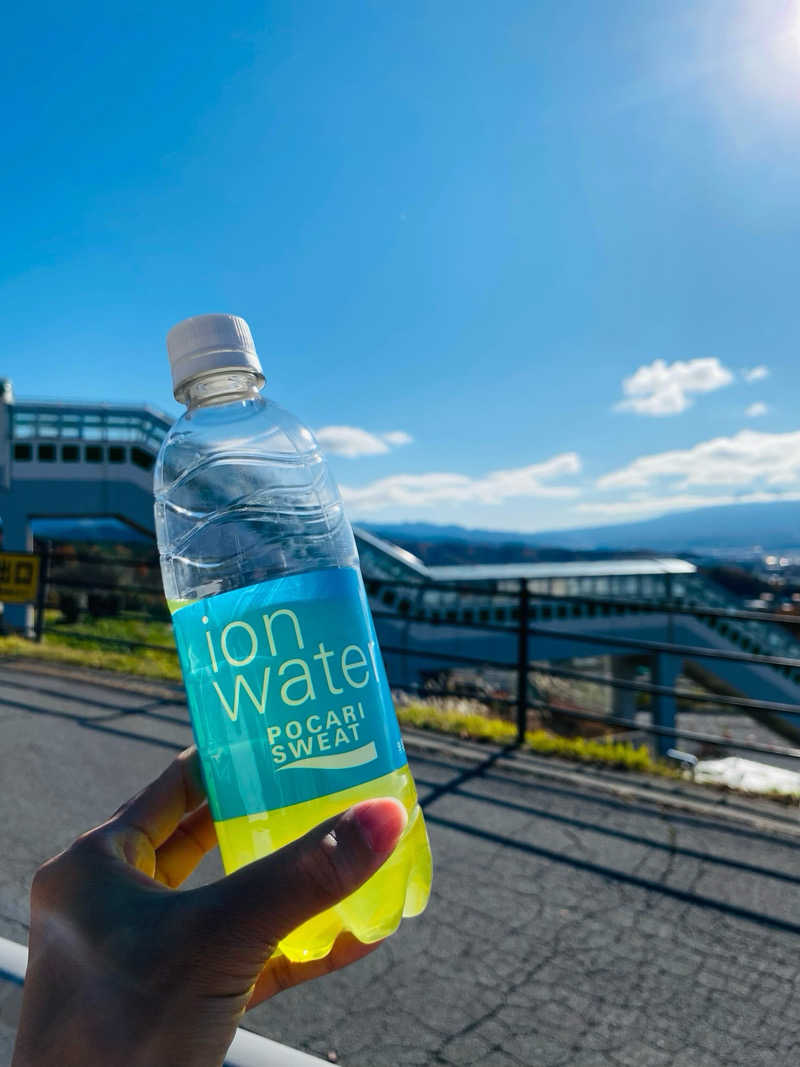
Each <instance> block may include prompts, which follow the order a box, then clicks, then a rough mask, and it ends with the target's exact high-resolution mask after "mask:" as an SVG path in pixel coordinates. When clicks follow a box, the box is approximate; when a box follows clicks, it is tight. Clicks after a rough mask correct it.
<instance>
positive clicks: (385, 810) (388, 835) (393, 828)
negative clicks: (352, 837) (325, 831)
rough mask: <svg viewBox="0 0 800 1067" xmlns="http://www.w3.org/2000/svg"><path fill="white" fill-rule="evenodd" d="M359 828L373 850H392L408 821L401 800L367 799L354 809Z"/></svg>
mask: <svg viewBox="0 0 800 1067" xmlns="http://www.w3.org/2000/svg"><path fill="white" fill-rule="evenodd" d="M353 816H354V818H355V820H356V822H357V823H358V828H359V829H360V830H361V833H362V834H363V835H364V839H365V840H366V842H367V844H368V845H369V847H370V848H371V849H372V851H373V852H391V850H392V849H393V848H394V846H395V845H396V844H397V839H398V838H399V837H400V834H402V832H403V830H404V829H405V826H406V823H407V822H408V814H407V812H406V809H405V808H404V807H403V805H402V804H401V803H400V801H399V800H391V799H390V798H388V797H387V798H385V799H381V800H365V801H363V803H361V804H358V805H357V806H356V807H355V808H354V809H353Z"/></svg>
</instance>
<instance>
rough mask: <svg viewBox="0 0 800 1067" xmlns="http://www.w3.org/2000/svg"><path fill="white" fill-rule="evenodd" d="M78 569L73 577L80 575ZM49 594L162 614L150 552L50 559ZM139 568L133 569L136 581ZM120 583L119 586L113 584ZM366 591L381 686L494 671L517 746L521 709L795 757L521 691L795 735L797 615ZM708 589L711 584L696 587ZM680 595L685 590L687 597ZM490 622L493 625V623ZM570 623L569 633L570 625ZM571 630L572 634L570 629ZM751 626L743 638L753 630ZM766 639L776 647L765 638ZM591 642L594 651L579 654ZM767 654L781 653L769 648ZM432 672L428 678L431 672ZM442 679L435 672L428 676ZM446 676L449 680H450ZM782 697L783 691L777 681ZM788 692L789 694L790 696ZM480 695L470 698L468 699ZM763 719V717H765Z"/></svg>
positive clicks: (389, 581)
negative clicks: (413, 666) (612, 666)
mask: <svg viewBox="0 0 800 1067" xmlns="http://www.w3.org/2000/svg"><path fill="white" fill-rule="evenodd" d="M81 568H83V570H81ZM97 568H101V569H105V570H106V572H116V574H117V578H115V579H112V578H109V577H108V574H107V576H106V579H105V580H102V579H101V578H98V577H95V576H94V574H95V573H96V571H97ZM47 570H48V573H49V583H50V588H51V590H52V591H54V592H58V591H59V590H70V591H72V592H80V593H86V592H91V591H99V592H105V591H108V592H114V593H116V594H118V595H119V596H121V597H123V598H124V597H125V596H126V595H132V596H134V597H138V598H139V599H140V600H141V599H144V600H145V601H146V602H147V603H146V604H145V606H144V607H143V609H142V613H143V615H145V616H147V615H148V612H149V610H150V609H149V607H148V606H152V608H158V609H160V612H161V614H160V617H161V618H162V619H163V618H166V616H165V615H164V611H163V607H164V605H163V593H162V590H161V582H160V575H159V570H158V561H157V559H156V558H155V557H154V556H151V557H148V558H138V559H122V560H120V559H117V558H115V557H109V556H99V555H96V554H91V553H86V554H74V553H73V554H72V555H70V557H69V558H68V559H66V558H62V557H53V556H49V557H48V560H47ZM137 571H138V573H137ZM126 574H127V575H128V576H129V578H130V576H131V575H133V574H136V578H137V581H136V583H135V584H133V583H132V582H130V581H127V582H125V580H124V578H123V577H122V576H124V575H126ZM121 582H122V583H123V584H120V583H121ZM365 584H366V587H367V591H368V594H369V599H370V602H371V605H372V608H373V616H374V618H375V621H376V624H377V625H378V628H379V631H380V628H381V625H382V624H383V623H393V624H395V627H394V628H395V630H397V628H398V624H399V626H400V628H401V629H402V630H403V631H404V637H403V640H402V641H401V642H400V643H396V642H395V641H393V640H390V639H387V637H386V636H385V635H384V638H383V639H382V640H381V648H382V651H383V653H384V657H385V659H386V661H387V668H388V673H389V681H390V684H393V685H395V686H396V687H397V688H403V689H406V690H408V691H410V692H412V693H413V692H416V693H418V694H420V695H423V696H424V695H426V694H427V695H429V696H453V697H458V696H476V693H475V690H474V687H473V688H467V689H465V688H463V687H461V688H460V687H459V686H458V685H457V684H448V685H447V686H446V687H445V686H442V685H439V686H438V687H437V686H436V684H435V683H434V682H432V681H430V680H429V681H427V682H425V681H422V680H418V681H412V680H409V679H408V678H407V677H406V678H405V679H404V680H403V681H402V682H401V679H400V677H399V673H402V672H398V670H397V665H398V664H403V663H408V661H409V660H414V661H419V662H420V663H424V662H425V661H430V662H431V663H432V664H438V665H440V666H441V665H445V669H448V665H449V667H452V668H453V669H458V668H464V667H471V668H474V669H475V670H476V672H478V673H479V672H481V671H483V672H485V671H487V670H489V671H495V672H497V671H499V672H503V674H504V675H505V676H507V677H508V678H509V679H513V682H512V684H510V685H509V686H508V691H507V692H506V693H505V694H503V693H495V694H493V695H491V697H490V698H487V700H486V702H487V703H488V704H491V705H494V706H497V707H499V708H504V709H506V711H507V712H508V715H509V717H511V718H513V720H514V721H515V723H516V730H517V740H518V742H520V743H522V742H524V739H525V734H526V732H527V730H528V726H529V715H530V713H531V712H533V713H538V714H539V715H545V716H547V717H549V720H550V721H551V723H553V724H556V725H558V724H559V723H561V724H562V725H563V724H564V723H566V722H568V721H570V720H572V721H574V722H576V723H580V722H585V723H592V724H603V725H605V726H607V727H615V728H617V727H618V728H620V730H624V731H632V730H635V731H636V732H643V733H646V734H649V735H651V736H653V737H654V738H668V739H670V740H673V741H680V740H681V739H683V740H684V741H691V742H693V743H700V744H706V745H716V746H721V747H725V748H728V749H735V750H737V751H742V752H748V751H749V752H754V753H761V754H767V753H768V754H770V755H779V756H784V757H788V758H792V759H795V758H798V757H800V749H797V748H794V747H786V746H780V745H769V744H762V743H757V742H750V743H748V742H747V741H746V740H734V739H731V738H730V737H726V736H721V735H718V734H714V733H712V732H704V731H698V730H695V729H688V728H683V727H682V726H680V724H677V725H670V724H665V723H663V722H662V723H659V722H656V721H651V722H646V721H641V715H639V716H638V717H637V718H636V720H635V721H632V720H631V718H630V717H625V716H621V715H615V714H613V713H609V712H608V711H607V710H603V711H602V712H601V711H599V710H598V708H597V706H592V705H591V704H589V705H587V706H582V705H580V704H579V705H576V704H575V703H574V702H572V703H571V706H566V705H565V704H563V703H560V702H558V701H555V700H553V699H552V698H551V699H547V698H546V697H543V696H542V695H541V694H539V693H537V692H536V691H535V688H534V687H533V686H532V684H531V677H532V675H536V676H539V677H540V678H541V677H544V678H553V679H560V680H562V681H564V682H567V683H579V684H584V685H590V686H596V687H602V688H604V689H606V690H608V691H609V692H611V693H613V692H627V693H629V694H632V696H633V697H634V698H635V699H638V700H639V703H640V705H644V706H642V707H640V710H641V711H646V710H647V707H646V705H647V704H648V702H649V703H650V704H651V705H652V704H653V703H654V702H655V701H657V700H659V699H661V698H668V699H670V700H674V701H677V702H679V711H702V710H706V711H707V710H709V709H715V710H720V709H724V710H729V711H730V712H731V713H735V714H749V715H751V716H753V717H754V718H758V719H761V720H762V721H763V720H764V719H765V717H767V716H773V717H774V716H797V717H798V718H797V724H798V736H800V656H793V655H787V654H786V653H785V651H784V650H785V649H787V648H788V649H794V648H798V649H800V644H797V643H796V642H795V640H794V638H793V635H792V634H790V632H789V630H788V629H787V628H789V627H797V626H800V618H798V617H792V616H790V615H784V614H765V613H762V612H755V611H751V610H746V609H740V608H737V607H735V606H732V603H731V598H727V599H726V596H727V595H726V594H720V595H717V596H713V597H712V596H709V603H705V602H704V603H698V602H697V595H698V593H699V592H700V591H702V590H703V588H704V586H703V585H702V584H697V583H696V584H695V586H694V587H693V588H692V590H691V597H690V598H688V597H685V596H684V597H673V598H671V599H655V600H646V599H642V598H641V597H639V598H629V597H619V596H603V597H599V596H579V595H558V594H555V593H547V592H542V591H541V590H537V591H536V592H532V591H530V589H529V588H528V583H527V581H526V580H519V581H518V582H517V589H516V592H515V594H514V595H512V594H511V593H510V591H509V582H508V580H506V581H504V582H503V589H502V591H499V590H496V589H490V588H476V587H475V585H473V584H470V583H460V584H457V583H447V584H444V583H441V582H436V583H433V582H430V581H420V580H413V581H400V580H397V579H395V578H383V577H382V578H375V577H367V578H366V582H365ZM705 585H707V586H708V587H710V583H705ZM687 592H688V591H687ZM498 616H499V617H498ZM622 616H642V617H646V616H650V617H653V616H659V617H663V618H664V619H665V620H666V622H667V626H666V628H667V630H669V629H670V626H671V623H672V621H674V620H676V619H685V618H690V619H693V620H695V621H696V622H699V623H701V624H702V625H703V626H705V627H707V628H708V629H710V630H712V631H714V633H715V634H716V636H717V637H722V638H723V639H724V640H725V642H726V643H727V644H729V645H730V647H711V646H709V647H705V646H699V645H695V644H687V643H686V642H681V641H675V640H669V641H664V640H652V639H648V638H643V637H635V636H631V635H630V634H618V633H615V632H610V630H608V629H607V630H606V632H604V631H603V625H602V624H603V623H604V622H606V621H607V620H609V619H616V618H619V617H622ZM591 620H596V621H597V623H598V626H597V627H596V628H593V629H592V630H591V632H587V630H586V626H587V624H588V623H590V622H591ZM570 623H572V624H573V625H570ZM578 623H580V627H581V628H580V629H579V628H578V627H577V624H578ZM754 623H755V624H757V626H758V630H757V632H756V631H754V629H753V625H752V624H754ZM420 626H421V627H424V628H425V631H426V634H427V635H430V634H431V633H433V634H437V633H438V634H441V633H442V632H443V631H451V632H452V633H453V635H455V637H456V640H455V641H454V642H453V644H458V640H457V637H458V635H459V634H464V635H471V636H472V638H473V640H472V642H471V643H473V644H474V643H475V641H474V639H475V638H476V637H478V636H479V634H481V633H483V634H486V635H487V638H488V637H489V636H490V635H491V636H494V637H496V636H497V635H506V636H508V637H509V638H510V641H509V645H508V650H509V651H510V652H511V654H510V655H508V656H507V657H505V658H500V657H497V656H489V655H481V654H475V653H472V652H467V651H463V650H461V649H458V650H456V649H455V648H449V649H448V648H444V647H442V646H441V642H440V641H436V642H435V647H430V646H426V636H425V635H421V636H415V634H414V629H415V628H416V627H420ZM42 630H43V631H44V632H59V633H60V634H62V635H63V636H64V637H69V638H70V639H74V640H76V641H82V640H85V641H92V642H96V643H98V644H101V645H107V646H109V647H126V648H141V649H150V650H155V651H163V652H173V653H174V651H175V647H174V644H173V643H170V644H155V643H150V642H145V641H135V640H130V639H128V638H127V637H114V636H98V635H96V634H91V633H85V632H81V631H80V630H79V629H75V628H74V627H72V626H65V625H63V624H59V625H57V626H53V625H49V626H48V625H44V626H42ZM772 631H775V633H777V634H778V639H777V640H775V641H773V640H770V636H771V633H772ZM541 639H549V640H554V639H559V640H560V641H561V642H562V643H563V642H566V643H569V644H570V645H571V646H573V655H572V658H581V655H582V653H583V655H584V656H587V655H588V656H590V657H592V656H597V654H598V653H597V651H596V650H597V649H598V648H599V649H606V650H607V654H608V655H617V656H618V655H620V654H622V653H629V654H631V655H636V654H641V655H642V656H643V657H650V656H668V657H674V658H677V659H678V660H680V661H684V660H692V661H699V662H702V661H706V662H708V663H710V664H711V665H712V666H713V664H714V663H715V662H716V663H718V664H722V665H724V664H740V665H745V666H749V667H753V668H762V669H767V670H769V671H774V672H776V677H777V676H780V677H781V678H782V680H783V681H784V683H789V685H790V687H791V688H794V686H795V685H796V686H797V699H796V700H794V699H789V700H769V699H762V698H761V697H759V696H756V695H750V696H748V695H742V694H740V693H734V692H724V691H719V692H716V691H714V692H712V691H701V690H698V689H693V688H687V687H686V686H685V685H682V686H678V685H665V684H659V681H658V679H654V678H652V677H651V678H650V679H649V680H648V679H645V678H635V677H634V678H626V677H613V676H611V677H609V676H608V675H607V674H602V673H598V672H597V670H591V669H590V670H585V669H580V668H576V667H574V666H565V665H564V664H563V663H561V662H557V663H554V662H548V661H546V660H542V659H540V658H538V657H537V655H536V652H537V642H538V641H540V640H541ZM586 646H591V648H592V649H593V650H594V651H590V652H586V651H585V647H586ZM776 647H777V648H778V650H779V653H780V654H776V652H775V651H773V649H775V648H776ZM431 673H433V672H431ZM439 673H441V671H440V672H439ZM451 673H452V672H451ZM783 688H784V689H786V685H785V684H784V687H783ZM791 688H790V691H789V696H790V697H793V693H792V692H791ZM479 699H480V696H479ZM773 721H774V720H773Z"/></svg>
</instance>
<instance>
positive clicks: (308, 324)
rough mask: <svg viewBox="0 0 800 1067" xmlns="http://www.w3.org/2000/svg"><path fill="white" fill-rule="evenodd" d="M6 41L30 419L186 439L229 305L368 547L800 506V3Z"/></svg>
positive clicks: (211, 9) (18, 29) (18, 13)
mask: <svg viewBox="0 0 800 1067" xmlns="http://www.w3.org/2000/svg"><path fill="white" fill-rule="evenodd" d="M0 28H1V29H2V36H3V40H4V41H6V42H7V44H6V48H5V51H4V63H3V65H2V68H0V119H1V120H2V129H3V131H4V138H3V141H4V158H5V164H6V165H5V166H4V167H3V168H2V170H0V233H2V235H3V239H2V246H0V247H2V250H3V255H2V259H1V260H0V322H2V329H3V360H2V365H1V366H0V373H3V374H5V375H7V376H9V377H11V379H12V380H13V383H14V387H15V390H16V392H17V394H18V395H21V396H48V397H57V398H65V399H66V398H70V399H91V400H107V401H114V400H117V401H128V402H130V401H147V402H149V403H152V404H155V405H157V406H159V407H161V408H163V409H164V410H166V411H167V412H170V413H177V411H178V408H177V405H176V404H175V402H174V401H173V400H172V398H171V394H170V389H169V375H168V369H167V364H166V356H165V350H164V335H165V333H166V331H167V329H168V328H169V327H170V326H171V325H172V324H173V323H174V322H176V321H177V320H178V319H181V318H183V317H185V316H187V315H192V314H199V313H202V312H206V311H232V312H235V313H237V314H240V315H243V316H244V317H245V318H247V319H248V321H249V322H250V324H251V327H252V329H253V333H254V335H255V338H256V343H257V346H258V348H259V351H260V354H261V357H262V362H263V364H264V367H265V371H266V374H267V379H268V390H269V392H270V394H271V395H272V396H273V397H274V398H275V399H277V400H278V401H279V402H281V403H282V404H284V405H285V406H286V407H288V408H290V409H291V410H293V411H295V413H297V414H298V415H300V416H301V417H302V418H303V419H304V420H305V421H306V422H308V423H309V425H311V426H312V427H313V428H315V429H316V430H318V431H319V435H320V439H321V440H322V441H323V443H324V444H325V445H326V447H327V448H328V450H329V452H330V453H331V459H332V463H333V466H334V471H335V474H336V476H337V478H338V480H339V482H340V483H341V484H342V486H343V487H344V491H345V496H346V498H347V500H348V505H349V510H350V514H351V516H352V517H353V518H360V519H371V520H373V521H381V520H392V521H394V520H401V519H426V520H431V521H439V522H460V523H464V524H468V525H474V526H487V527H494V528H502V529H520V530H537V529H548V528H556V527H567V526H586V525H596V524H599V523H603V522H606V521H615V522H616V521H624V520H626V519H629V518H630V519H635V518H640V517H648V516H649V515H652V514H657V513H659V512H662V511H666V510H670V509H672V508H677V507H690V506H692V505H697V504H702V503H709V502H713V501H715V500H717V501H720V502H722V501H724V502H728V501H731V500H737V499H741V500H753V499H769V498H772V497H773V496H777V497H783V498H785V497H794V496H798V497H800V418H798V414H797V411H798V402H797V398H798V396H799V395H800V389H799V388H798V387H799V386H800V359H798V356H800V344H799V343H798V342H800V317H799V316H798V312H797V308H798V287H799V284H798V283H800V268H798V248H799V247H800V211H799V210H798V197H797V190H798V188H800V2H798V0H649V2H648V3H647V4H642V3H640V2H638V0H581V2H577V0H552V2H544V0H539V2H536V3H532V2H530V0H522V2H515V0H498V2H497V3H492V4H488V3H484V2H483V0H457V2H448V0H431V2H418V0H404V2H403V3H402V4H386V3H383V2H382V0H381V2H372V3H371V2H368V0H360V2H354V3H350V2H348V0H334V2H322V0H307V2H304V3H299V2H296V0H295V2H291V3H289V2H286V3H250V2H242V0H228V2H227V3H225V4H224V5H223V4H209V5H205V6H203V7H201V8H198V7H197V6H196V5H194V4H193V5H189V4H188V3H171V4H170V3H168V4H166V5H155V4H135V3H133V4H130V5H126V6H125V8H124V9H122V8H121V7H119V5H107V4H105V5H101V4H99V3H79V2H76V3H74V4H71V5H63V4H53V3H44V4H41V5H6V8H5V9H4V12H3V14H2V15H1V16H0ZM8 42H12V45H11V46H9V44H8ZM387 434H388V435H390V436H389V437H388V438H387V437H386V435H387Z"/></svg>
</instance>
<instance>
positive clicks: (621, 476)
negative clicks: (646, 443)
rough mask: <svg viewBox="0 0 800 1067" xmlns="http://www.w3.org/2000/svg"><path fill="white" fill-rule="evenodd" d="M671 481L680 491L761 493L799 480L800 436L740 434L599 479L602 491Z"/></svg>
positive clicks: (636, 462) (659, 456) (645, 458)
mask: <svg viewBox="0 0 800 1067" xmlns="http://www.w3.org/2000/svg"><path fill="white" fill-rule="evenodd" d="M665 480H666V481H669V482H671V483H672V488H674V489H675V490H676V491H678V492H680V491H682V490H684V489H688V488H691V487H693V486H713V485H728V486H740V487H741V488H742V489H747V488H748V487H752V488H757V487H762V486H782V485H794V484H796V483H798V481H800V431H794V432H793V433H759V432H758V431H756V430H740V431H739V433H737V434H735V435H734V436H733V437H715V438H712V439H711V440H710V441H702V442H700V444H697V445H695V446H694V447H693V448H687V449H676V450H674V451H671V452H657V453H655V454H654V455H652V456H640V457H639V459H635V460H634V461H633V463H629V464H628V465H627V466H626V467H621V468H620V469H619V470H616V471H612V472H611V473H610V474H606V475H604V476H603V477H602V478H600V479H598V481H597V487H598V489H645V488H647V487H649V486H651V485H653V484H655V483H658V482H662V483H663V482H664V481H665Z"/></svg>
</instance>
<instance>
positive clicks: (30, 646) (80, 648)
mask: <svg viewBox="0 0 800 1067" xmlns="http://www.w3.org/2000/svg"><path fill="white" fill-rule="evenodd" d="M0 656H20V657H23V656H24V657H25V658H26V659H40V660H48V661H49V662H51V663H53V662H55V663H67V664H71V665H72V666H75V667H95V668H99V669H101V670H106V671H122V672H124V673H125V674H138V675H140V676H141V677H143V678H159V679H169V680H170V681H174V682H179V681H180V680H181V670H180V667H179V665H178V656H177V653H175V652H154V651H153V650H151V649H149V648H135V649H125V648H114V647H113V646H111V645H102V644H100V643H99V642H94V643H92V642H90V641H82V640H78V639H76V638H74V637H68V636H67V635H66V634H55V635H53V634H45V635H44V637H43V638H42V641H41V643H39V644H37V643H36V642H35V641H29V640H27V638H24V637H15V636H11V637H0Z"/></svg>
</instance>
